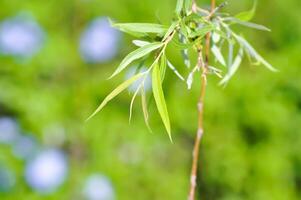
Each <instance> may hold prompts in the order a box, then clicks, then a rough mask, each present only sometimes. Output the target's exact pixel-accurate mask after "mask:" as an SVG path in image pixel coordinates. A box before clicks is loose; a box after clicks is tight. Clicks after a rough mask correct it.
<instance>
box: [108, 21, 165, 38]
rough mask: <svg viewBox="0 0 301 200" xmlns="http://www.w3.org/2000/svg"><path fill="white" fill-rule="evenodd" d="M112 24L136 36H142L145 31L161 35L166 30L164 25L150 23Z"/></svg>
mask: <svg viewBox="0 0 301 200" xmlns="http://www.w3.org/2000/svg"><path fill="white" fill-rule="evenodd" d="M112 26H113V27H114V28H117V29H119V30H120V31H123V32H126V33H128V34H131V35H134V36H137V37H143V36H145V35H146V34H147V33H155V34H158V35H163V34H164V33H165V32H166V31H167V28H166V26H164V25H161V24H152V23H117V24H112Z"/></svg>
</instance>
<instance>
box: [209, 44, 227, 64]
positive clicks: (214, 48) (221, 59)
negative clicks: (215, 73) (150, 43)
mask: <svg viewBox="0 0 301 200" xmlns="http://www.w3.org/2000/svg"><path fill="white" fill-rule="evenodd" d="M211 51H212V53H213V54H214V56H215V58H216V59H217V61H218V62H220V63H221V64H222V65H224V66H226V61H225V59H224V56H223V54H222V53H221V50H220V49H219V48H218V47H217V46H216V45H213V46H212V47H211Z"/></svg>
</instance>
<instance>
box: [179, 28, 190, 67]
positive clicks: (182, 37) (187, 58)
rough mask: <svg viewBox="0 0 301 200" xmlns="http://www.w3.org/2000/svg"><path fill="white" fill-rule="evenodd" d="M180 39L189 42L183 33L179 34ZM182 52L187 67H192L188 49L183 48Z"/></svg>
mask: <svg viewBox="0 0 301 200" xmlns="http://www.w3.org/2000/svg"><path fill="white" fill-rule="evenodd" d="M179 39H180V42H181V43H183V44H187V41H186V39H185V37H184V35H183V34H179ZM181 54H182V57H183V60H184V64H185V65H186V67H187V68H190V59H189V55H188V49H182V50H181Z"/></svg>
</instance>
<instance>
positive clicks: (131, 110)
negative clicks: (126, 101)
mask: <svg viewBox="0 0 301 200" xmlns="http://www.w3.org/2000/svg"><path fill="white" fill-rule="evenodd" d="M142 86H143V83H141V84H140V85H139V86H138V87H137V89H136V91H135V93H134V95H133V97H132V100H131V104H130V116H129V123H130V122H131V119H132V114H133V106H134V102H135V99H136V96H137V94H138V93H139V91H140V90H141V87H142Z"/></svg>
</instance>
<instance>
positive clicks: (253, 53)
mask: <svg viewBox="0 0 301 200" xmlns="http://www.w3.org/2000/svg"><path fill="white" fill-rule="evenodd" d="M233 35H234V37H235V38H236V39H237V41H238V42H239V43H240V44H241V46H243V47H244V49H245V50H246V52H247V53H248V54H249V55H250V57H252V58H254V59H255V60H256V61H257V62H259V63H261V64H263V65H264V66H265V67H266V68H268V69H269V70H271V71H273V72H277V71H278V70H277V69H275V68H274V67H273V66H272V65H271V64H270V63H268V62H267V61H266V60H265V59H264V58H263V57H262V56H261V55H260V54H259V53H258V52H257V51H256V50H255V49H254V48H253V47H252V45H251V44H250V43H249V42H248V41H247V40H245V39H244V38H243V37H241V36H238V35H236V34H233Z"/></svg>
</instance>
